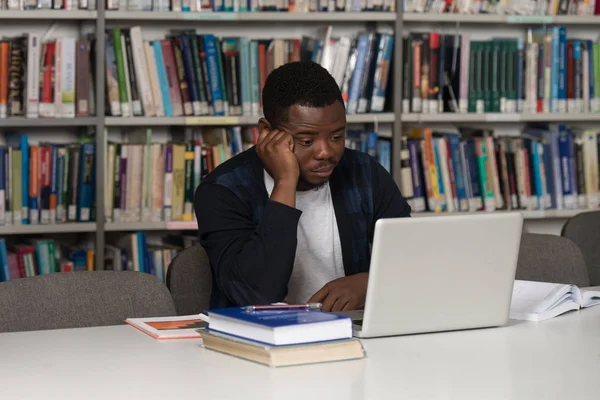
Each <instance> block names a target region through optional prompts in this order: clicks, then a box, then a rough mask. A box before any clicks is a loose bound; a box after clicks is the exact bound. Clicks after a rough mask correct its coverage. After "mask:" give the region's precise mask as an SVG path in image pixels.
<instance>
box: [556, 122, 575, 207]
mask: <svg viewBox="0 0 600 400" xmlns="http://www.w3.org/2000/svg"><path fill="white" fill-rule="evenodd" d="M558 145H559V149H558V151H559V154H560V172H561V182H562V195H563V201H564V206H565V208H567V209H568V208H570V206H571V205H573V199H575V196H574V193H573V186H572V185H571V160H570V157H569V155H570V154H569V153H570V152H569V135H568V132H567V129H566V127H565V126H564V125H560V126H559V131H558Z"/></svg>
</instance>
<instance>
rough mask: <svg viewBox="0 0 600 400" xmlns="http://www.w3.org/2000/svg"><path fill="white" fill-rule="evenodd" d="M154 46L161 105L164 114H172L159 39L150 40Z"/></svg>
mask: <svg viewBox="0 0 600 400" xmlns="http://www.w3.org/2000/svg"><path fill="white" fill-rule="evenodd" d="M152 47H153V48H154V58H155V59H156V71H157V73H158V83H159V86H160V93H161V95H162V101H163V106H164V108H165V116H167V117H172V116H173V106H172V104H171V94H170V92H169V84H168V82H167V71H166V70H165V62H164V58H163V53H162V47H161V44H160V40H155V41H153V42H152Z"/></svg>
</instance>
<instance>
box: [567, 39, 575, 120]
mask: <svg viewBox="0 0 600 400" xmlns="http://www.w3.org/2000/svg"><path fill="white" fill-rule="evenodd" d="M574 102H575V57H574V51H573V42H572V41H569V42H567V107H573V103H574ZM569 111H573V109H572V108H570V109H569Z"/></svg>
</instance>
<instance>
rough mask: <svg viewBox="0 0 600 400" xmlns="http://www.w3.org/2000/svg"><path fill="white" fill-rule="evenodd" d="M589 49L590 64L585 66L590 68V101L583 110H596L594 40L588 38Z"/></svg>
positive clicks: (587, 45)
mask: <svg viewBox="0 0 600 400" xmlns="http://www.w3.org/2000/svg"><path fill="white" fill-rule="evenodd" d="M586 47H587V51H588V65H586V66H584V68H587V69H588V77H589V89H588V90H589V92H590V101H589V102H588V108H587V109H585V110H583V112H596V107H595V100H594V99H595V98H596V86H595V85H594V82H595V78H594V77H595V74H596V73H595V71H594V41H593V40H588V41H587V43H586Z"/></svg>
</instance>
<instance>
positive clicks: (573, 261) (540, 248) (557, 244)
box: [516, 233, 590, 286]
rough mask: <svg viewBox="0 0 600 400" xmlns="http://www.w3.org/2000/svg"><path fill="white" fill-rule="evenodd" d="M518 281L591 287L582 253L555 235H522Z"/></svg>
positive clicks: (572, 244) (570, 243)
mask: <svg viewBox="0 0 600 400" xmlns="http://www.w3.org/2000/svg"><path fill="white" fill-rule="evenodd" d="M516 279H520V280H528V281H541V282H553V283H568V284H574V285H578V286H589V283H590V280H589V276H588V273H587V268H586V265H585V259H584V258H583V254H582V253H581V250H580V249H579V247H577V245H576V244H575V243H573V242H572V241H570V240H569V239H566V238H563V237H560V236H556V235H542V234H533V233H523V235H522V237H521V245H520V249H519V258H518V263H517V273H516Z"/></svg>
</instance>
